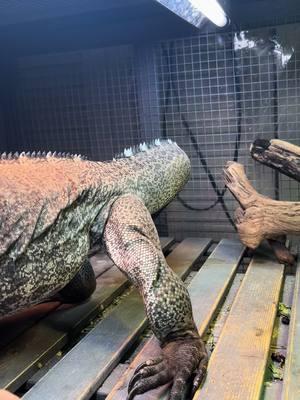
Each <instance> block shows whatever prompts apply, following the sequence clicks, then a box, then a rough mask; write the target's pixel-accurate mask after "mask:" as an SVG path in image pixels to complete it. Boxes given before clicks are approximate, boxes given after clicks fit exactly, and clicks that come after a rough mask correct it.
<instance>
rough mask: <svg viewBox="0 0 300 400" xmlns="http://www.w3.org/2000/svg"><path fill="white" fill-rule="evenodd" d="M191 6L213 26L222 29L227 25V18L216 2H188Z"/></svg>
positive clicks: (198, 0) (212, 0)
mask: <svg viewBox="0 0 300 400" xmlns="http://www.w3.org/2000/svg"><path fill="white" fill-rule="evenodd" d="M190 2H191V4H192V5H193V6H194V7H195V8H196V9H197V10H199V11H201V12H202V14H204V15H205V16H206V17H207V18H208V19H210V20H211V22H213V23H214V24H215V25H217V26H219V27H220V28H222V27H223V26H225V25H226V24H227V17H226V14H225V12H224V10H223V8H222V7H221V6H220V4H219V3H218V2H217V0H190Z"/></svg>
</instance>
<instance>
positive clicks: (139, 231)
mask: <svg viewBox="0 0 300 400" xmlns="http://www.w3.org/2000/svg"><path fill="white" fill-rule="evenodd" d="M104 242H105V245H106V248H107V251H108V254H109V255H110V257H111V259H112V260H113V262H114V263H115V264H116V265H117V266H118V267H119V268H120V269H121V270H122V271H123V272H124V273H125V274H126V275H127V276H128V278H129V279H130V281H131V282H132V283H133V284H134V285H135V286H136V287H137V288H138V290H139V291H140V293H141V295H142V297H143V300H144V304H145V309H146V313H147V316H148V319H149V321H150V324H151V328H152V330H153V332H154V334H155V335H156V337H157V338H158V339H159V341H160V343H161V347H162V354H161V357H160V358H159V359H156V360H149V361H148V362H146V363H145V364H143V365H141V366H140V367H139V368H138V369H137V370H136V372H135V375H134V377H133V379H132V381H131V383H130V385H129V388H128V391H129V395H128V400H131V399H132V398H133V397H134V396H135V395H137V394H141V393H144V392H146V391H148V390H150V389H153V388H155V387H157V386H160V385H162V384H165V383H167V382H172V389H171V397H170V399H171V400H179V399H182V398H183V396H184V392H185V388H186V385H187V382H188V381H189V380H190V378H191V377H192V376H193V378H194V380H193V389H192V390H193V392H195V390H196V389H197V388H198V386H199V384H200V383H201V380H202V379H203V377H204V375H205V372H206V368H207V353H206V349H205V346H204V344H203V342H202V340H201V339H200V337H199V334H198V332H197V329H196V326H195V323H194V320H193V316H192V307H191V303H190V299H189V295H188V292H187V290H186V288H185V286H184V285H183V283H182V281H181V280H180V279H179V278H178V277H177V276H176V275H175V274H174V273H173V272H172V270H171V269H170V268H169V266H168V265H167V263H166V260H165V258H164V256H163V254H162V251H161V248H160V244H159V239H158V235H157V231H156V228H155V226H154V223H153V221H152V218H151V215H150V214H149V212H148V210H147V209H146V207H145V206H144V204H143V203H142V201H141V200H140V199H139V198H138V197H136V196H133V195H126V196H122V197H120V198H119V199H117V200H116V201H115V202H114V204H113V206H112V208H111V210H110V215H109V218H108V221H107V224H106V227H105V231H104Z"/></svg>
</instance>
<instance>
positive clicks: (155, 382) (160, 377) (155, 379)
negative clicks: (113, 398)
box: [126, 370, 171, 400]
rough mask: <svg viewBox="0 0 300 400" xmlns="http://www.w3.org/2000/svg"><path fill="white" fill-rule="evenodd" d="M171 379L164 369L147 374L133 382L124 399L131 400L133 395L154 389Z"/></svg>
mask: <svg viewBox="0 0 300 400" xmlns="http://www.w3.org/2000/svg"><path fill="white" fill-rule="evenodd" d="M170 379H171V376H170V374H169V372H168V371H166V370H164V371H161V372H160V373H158V374H156V375H153V376H149V377H148V378H145V379H143V380H141V381H138V382H136V383H135V385H134V386H133V388H132V389H131V390H130V391H129V393H128V396H127V399H126V400H132V399H133V398H134V396H136V395H138V394H142V393H145V392H147V391H148V390H151V389H155V388H157V387H158V386H160V385H163V384H165V383H167V382H168V381H169V380H170Z"/></svg>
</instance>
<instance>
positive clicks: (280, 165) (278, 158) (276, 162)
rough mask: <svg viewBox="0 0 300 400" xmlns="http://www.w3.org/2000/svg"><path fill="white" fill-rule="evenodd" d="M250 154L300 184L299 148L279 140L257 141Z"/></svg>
mask: <svg viewBox="0 0 300 400" xmlns="http://www.w3.org/2000/svg"><path fill="white" fill-rule="evenodd" d="M250 153H251V155H252V157H253V158H254V159H255V160H257V161H259V162H260V163H262V164H265V165H268V166H269V167H272V168H274V169H276V170H277V171H279V172H281V173H282V174H285V175H287V176H289V177H291V178H293V179H295V180H297V181H299V182H300V147H299V146H295V145H293V144H291V143H288V142H284V141H283V140H278V139H272V140H265V139H257V140H255V142H254V143H253V144H252V146H251V148H250Z"/></svg>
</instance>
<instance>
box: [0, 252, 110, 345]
mask: <svg viewBox="0 0 300 400" xmlns="http://www.w3.org/2000/svg"><path fill="white" fill-rule="evenodd" d="M90 262H91V264H92V267H93V270H94V273H95V276H96V278H97V277H99V276H100V275H102V274H103V273H104V272H105V271H107V270H109V269H110V268H111V267H112V266H113V262H112V261H111V260H110V259H109V258H108V256H107V255H106V254H104V253H99V254H96V255H94V256H92V257H91V258H90ZM60 305H61V302H60V301H59V299H56V300H54V299H53V301H51V300H49V301H46V302H44V303H41V304H38V305H36V306H33V307H30V308H28V309H26V310H22V311H20V312H18V313H17V314H14V315H11V316H8V317H4V318H1V319H0V348H2V347H4V346H6V345H7V344H8V343H10V342H11V341H12V340H14V339H15V338H16V337H17V336H19V335H21V334H22V333H23V332H24V331H25V330H26V329H29V328H31V327H32V326H33V325H34V324H36V323H37V322H38V321H40V320H42V319H43V318H45V317H46V316H47V315H48V314H50V313H51V312H53V311H54V310H56V309H57V308H58V307H59V306H60Z"/></svg>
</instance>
